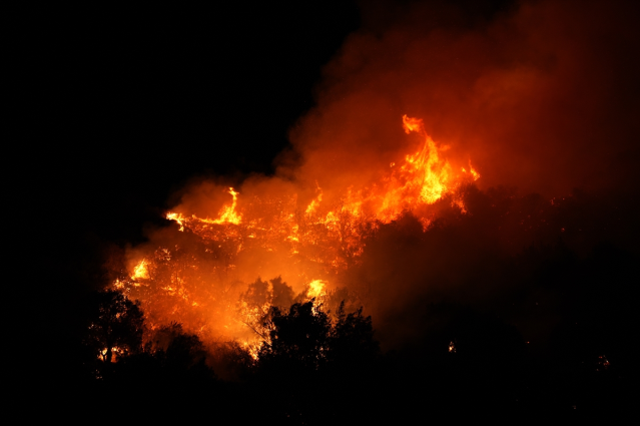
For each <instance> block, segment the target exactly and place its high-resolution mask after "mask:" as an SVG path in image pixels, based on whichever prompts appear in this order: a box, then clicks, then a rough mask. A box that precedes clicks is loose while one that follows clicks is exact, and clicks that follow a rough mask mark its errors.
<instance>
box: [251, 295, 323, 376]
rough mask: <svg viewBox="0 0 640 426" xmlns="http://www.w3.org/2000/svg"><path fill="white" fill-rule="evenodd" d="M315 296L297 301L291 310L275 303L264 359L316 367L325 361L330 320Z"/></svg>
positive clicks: (306, 367)
mask: <svg viewBox="0 0 640 426" xmlns="http://www.w3.org/2000/svg"><path fill="white" fill-rule="evenodd" d="M314 302H315V300H311V301H309V302H306V303H295V304H293V305H292V306H291V308H290V309H289V312H288V313H286V312H283V311H282V310H281V309H280V308H278V307H272V308H271V311H270V315H269V318H268V320H267V322H268V323H269V324H268V325H267V328H269V329H270V330H271V331H270V332H269V338H270V342H265V344H264V345H263V346H262V348H261V350H260V359H261V360H262V361H263V362H266V363H271V362H274V361H276V362H278V363H287V364H289V365H290V366H291V367H298V368H301V369H304V370H317V369H318V368H319V367H320V366H321V365H322V364H324V362H325V361H326V356H327V351H328V349H329V346H328V345H329V340H330V332H331V322H330V320H329V317H328V316H327V314H326V313H324V312H323V311H322V310H321V309H320V308H319V307H318V308H316V307H314Z"/></svg>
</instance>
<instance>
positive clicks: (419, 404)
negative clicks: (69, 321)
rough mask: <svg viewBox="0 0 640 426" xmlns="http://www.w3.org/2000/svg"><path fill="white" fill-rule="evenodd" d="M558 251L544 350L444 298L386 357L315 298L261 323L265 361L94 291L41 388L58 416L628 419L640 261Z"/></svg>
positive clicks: (355, 317) (604, 250)
mask: <svg viewBox="0 0 640 426" xmlns="http://www.w3.org/2000/svg"><path fill="white" fill-rule="evenodd" d="M558 250H559V248H557V247H556V248H554V249H549V251H547V252H543V251H538V252H537V253H530V254H529V257H530V260H531V259H533V258H535V261H536V263H537V264H538V266H539V268H538V272H539V274H538V275H537V276H535V277H534V278H533V279H532V280H533V282H532V283H530V284H529V285H530V286H533V287H538V290H539V291H542V290H543V289H544V287H545V285H549V286H555V290H557V291H556V292H555V294H556V295H558V297H559V298H560V299H559V300H557V301H556V302H557V303H558V304H559V305H561V306H562V310H561V311H559V312H562V317H561V318H557V319H556V321H555V322H554V324H553V325H552V327H551V331H550V332H549V333H548V334H549V337H548V342H547V343H546V345H545V347H543V348H540V347H538V348H537V349H532V345H529V342H527V341H525V340H524V338H523V335H522V333H521V331H520V330H519V329H518V328H517V327H516V326H515V325H514V324H513V323H510V322H509V321H507V320H505V319H503V318H500V317H499V316H498V315H495V314H493V313H491V312H490V310H484V311H482V310H480V309H476V308H473V307H470V306H463V305H460V304H455V303H446V302H440V303H431V304H428V305H425V306H424V307H423V318H422V322H423V323H424V324H429V327H428V332H425V333H423V336H422V338H421V339H418V340H417V341H414V342H412V343H411V344H408V345H405V346H404V347H402V348H399V349H395V350H391V351H385V352H383V351H381V349H380V346H379V344H378V342H377V341H376V338H375V333H374V330H373V327H372V319H371V318H370V317H366V316H364V315H363V314H362V311H361V310H357V311H355V312H344V309H342V307H341V309H340V310H338V312H336V313H334V314H333V315H328V314H327V313H326V312H324V310H323V307H322V306H319V307H317V308H314V301H309V302H306V303H296V304H293V305H292V306H291V307H290V309H288V310H285V309H280V308H275V307H274V308H272V309H271V311H270V312H269V314H268V315H267V316H266V317H265V319H264V321H265V322H264V324H263V325H264V330H267V332H268V334H269V335H268V336H265V339H266V340H267V341H270V343H265V344H264V345H263V346H262V348H261V350H260V352H259V357H258V359H257V360H254V359H253V358H252V357H251V356H250V355H249V353H248V352H247V351H246V350H244V349H243V348H242V347H241V346H240V345H239V344H236V343H224V344H223V343H221V344H219V345H218V346H217V347H216V348H214V349H212V348H211V347H205V345H204V344H203V343H202V342H201V341H200V340H199V338H198V337H197V336H195V335H191V334H188V333H186V332H185V331H184V330H183V329H182V327H181V326H180V324H175V323H174V324H169V325H167V326H165V327H163V328H161V329H159V330H156V331H155V332H153V333H152V334H151V336H152V337H151V338H149V339H146V341H145V340H143V331H144V327H145V324H144V318H143V314H142V312H141V310H140V307H139V305H138V304H137V303H134V302H132V301H129V300H128V299H126V297H125V296H123V295H122V294H121V293H119V292H115V291H106V292H105V291H100V292H98V291H96V292H93V293H90V294H87V295H86V297H85V299H84V300H83V301H82V302H83V304H82V306H83V318H84V324H83V326H82V327H81V328H78V330H79V332H78V333H77V334H75V336H76V338H75V340H73V341H71V340H70V341H69V342H70V344H72V345H73V346H69V347H68V348H67V351H66V353H65V355H64V357H65V360H64V362H59V363H58V365H57V366H50V367H49V368H52V369H54V370H56V369H58V368H59V367H64V369H62V370H60V369H58V376H57V379H56V380H58V382H55V381H54V382H48V383H46V384H45V385H44V386H42V385H39V386H38V389H37V391H38V393H39V394H40V396H42V397H43V398H42V400H43V401H45V402H48V403H51V405H50V406H49V404H46V406H47V407H49V408H47V410H51V411H50V412H49V411H48V413H56V414H63V415H64V416H65V417H66V416H71V417H75V416H78V417H80V418H88V417H86V416H89V417H94V418H100V419H112V420H114V421H120V420H124V419H132V418H133V417H131V416H132V415H133V416H135V417H136V418H138V419H140V420H142V421H165V422H167V421H180V422H183V421H191V420H194V419H196V418H197V419H209V420H210V422H211V423H215V422H218V423H222V424H230V423H231V422H233V423H234V424H252V423H256V422H258V423H260V424H365V423H378V422H380V421H384V422H389V423H394V424H396V422H400V423H399V424H409V423H414V422H415V421H416V420H415V419H419V421H420V422H424V423H426V422H427V421H428V419H429V418H432V419H435V418H436V417H435V416H440V415H442V416H445V417H446V418H449V419H451V420H452V421H457V420H462V419H474V418H478V416H481V417H484V416H489V417H491V418H494V419H504V420H508V421H515V422H519V421H520V420H519V419H527V418H532V417H539V416H543V417H548V416H561V417H564V416H568V417H575V416H578V417H581V416H592V415H605V416H611V415H616V414H622V413H624V412H626V411H628V410H630V408H631V407H632V406H633V404H634V401H633V397H632V393H630V388H632V386H631V384H632V382H633V380H634V378H636V377H637V374H636V373H637V360H636V359H634V357H633V354H632V349H631V348H632V347H633V346H634V345H635V344H636V343H637V332H636V330H635V327H634V325H633V324H634V322H633V321H634V320H633V318H635V317H636V316H637V315H635V314H634V313H633V312H634V310H633V306H632V301H631V299H630V298H626V299H625V294H626V293H625V292H626V291H627V289H628V287H629V283H628V281H627V280H628V279H630V278H631V277H633V275H634V272H633V271H632V268H633V267H634V262H633V258H632V257H629V256H628V255H627V254H625V253H621V252H619V251H616V250H614V249H613V248H611V247H605V246H602V247H599V248H597V249H596V250H595V251H594V253H593V254H592V256H591V257H590V258H589V259H586V260H583V261H578V260H576V259H575V258H572V257H571V256H570V254H569V253H566V252H564V253H563V252H558ZM534 251H535V250H534ZM625 256H626V257H625ZM543 260H544V261H543ZM553 277H556V278H557V279H556V278H553ZM541 283H542V284H541ZM577 283H579V285H577ZM627 296H628V295H627ZM634 342H635V343H634ZM116 348H117V349H116ZM105 349H106V350H105ZM111 349H112V350H111ZM52 359H56V358H55V357H54V358H52ZM110 361H111V362H110ZM45 364H46V363H45ZM96 416H97V417H96Z"/></svg>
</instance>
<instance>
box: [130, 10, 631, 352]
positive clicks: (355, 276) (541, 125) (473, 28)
mask: <svg viewBox="0 0 640 426" xmlns="http://www.w3.org/2000/svg"><path fill="white" fill-rule="evenodd" d="M438 5H439V6H438V7H436V6H434V4H433V3H421V2H415V3H409V4H407V5H404V6H403V7H395V8H394V10H393V13H386V12H387V9H385V8H384V7H378V8H374V9H372V10H365V11H364V12H365V13H364V23H363V27H362V29H361V30H359V31H358V32H356V33H353V34H351V35H350V36H349V37H348V39H347V40H346V41H345V43H344V45H343V47H342V49H341V50H340V52H339V53H338V54H337V55H336V57H335V58H334V59H333V60H332V61H331V62H330V63H328V64H327V65H326V67H325V69H324V72H323V80H322V81H321V82H320V84H319V86H318V87H317V105H316V106H315V107H314V108H313V109H312V110H310V111H309V112H308V114H306V115H305V116H304V117H302V118H300V120H299V121H298V122H297V124H296V125H295V126H294V128H292V129H291V132H290V141H291V149H290V150H289V151H287V152H284V153H282V154H281V156H280V157H279V158H278V159H277V160H276V161H277V173H276V175H275V176H271V177H266V176H253V177H250V178H248V179H246V180H245V181H243V182H242V183H241V184H240V185H237V184H236V185H235V188H236V190H237V191H238V192H239V193H240V195H241V197H242V199H244V200H249V201H250V202H249V203H247V204H245V205H244V207H243V208H244V209H245V210H244V214H245V217H247V218H250V217H261V218H262V219H261V220H263V221H265V222H266V221H268V220H269V218H274V220H276V219H275V218H279V215H281V214H282V212H283V211H295V210H296V209H297V210H298V211H304V208H305V207H306V206H308V205H309V203H310V202H311V201H312V200H314V199H315V198H316V197H317V196H318V194H319V192H320V191H321V192H322V195H323V198H322V203H324V205H327V206H331V205H335V204H337V203H339V202H340V199H341V197H344V195H345V194H346V193H348V191H349V190H350V189H351V188H366V187H370V186H371V185H374V184H375V182H377V181H378V180H379V179H380V178H381V176H382V175H383V174H384V173H386V172H387V171H388V170H389V169H390V166H392V165H393V164H395V163H399V162H401V161H402V160H403V158H404V157H405V155H407V153H412V152H415V151H416V150H417V149H418V148H419V145H420V143H421V141H420V140H419V139H418V138H417V137H414V135H410V136H407V135H405V134H404V132H403V131H402V128H401V124H402V122H401V117H402V116H403V114H407V115H409V116H411V117H418V118H422V119H423V120H424V124H425V129H426V131H427V133H428V134H429V135H431V136H432V137H433V139H434V140H435V141H436V142H437V143H438V145H439V146H440V147H441V149H442V152H443V155H445V156H446V158H447V160H448V161H450V162H451V164H452V165H453V166H454V167H456V168H459V167H467V166H468V165H469V164H472V165H473V167H474V169H476V170H478V171H479V173H480V174H481V176H482V177H481V179H480V180H478V181H477V182H476V183H475V185H470V186H467V187H465V188H463V189H462V190H461V191H462V195H461V197H463V199H464V205H465V206H466V210H467V213H466V214H465V213H461V212H460V210H459V209H456V208H454V207H452V200H451V199H450V198H446V197H445V199H443V200H441V201H439V202H438V203H437V204H436V205H435V206H433V209H434V211H437V212H438V213H437V219H436V220H435V221H433V222H431V224H430V225H429V227H428V228H427V231H426V232H425V231H424V224H423V223H421V222H420V221H418V220H417V219H416V218H414V217H412V216H411V215H406V216H404V217H402V218H400V220H398V221H396V222H393V223H390V224H387V225H383V226H381V227H380V228H379V229H378V231H377V232H376V233H375V234H373V236H371V237H370V238H369V239H367V240H366V242H365V243H363V247H364V248H363V252H362V253H361V255H359V256H360V257H359V259H358V261H357V262H356V261H354V263H353V264H349V265H347V267H345V268H342V269H340V271H341V272H339V273H333V275H331V274H327V273H326V271H325V272H322V268H320V267H319V266H318V265H317V264H311V263H304V262H303V261H300V262H298V263H293V264H292V262H291V261H290V260H289V259H288V258H283V257H278V256H277V255H276V254H277V253H278V252H281V251H285V250H286V248H284V246H283V247H269V248H268V249H265V247H257V246H256V247H252V248H249V249H244V248H243V250H244V251H243V252H242V253H240V254H239V255H238V257H237V258H236V259H235V260H234V266H233V268H234V270H235V271H236V272H234V273H235V274H236V275H235V277H236V280H239V281H241V282H243V283H244V285H245V286H246V285H247V284H248V283H250V282H252V281H255V280H256V279H257V278H258V277H261V278H262V279H265V280H268V279H272V278H275V277H277V276H282V279H283V280H284V281H285V282H287V283H288V284H289V285H291V286H292V287H293V290H294V291H295V293H296V294H298V293H300V292H301V291H304V286H305V285H306V284H307V283H308V282H309V281H310V280H312V279H316V278H319V277H320V278H322V279H326V280H328V282H329V290H333V291H337V290H338V289H340V288H341V289H342V290H341V291H342V293H340V294H342V295H345V294H348V295H349V297H350V298H351V302H352V303H354V304H355V305H357V304H363V305H364V306H365V312H366V313H367V314H371V315H372V316H373V319H374V326H375V327H376V328H377V329H378V332H379V337H380V338H381V339H382V340H383V344H385V345H386V346H385V347H397V346H402V345H404V344H406V342H407V341H412V340H415V339H417V338H418V337H419V336H420V335H421V333H424V328H425V327H428V326H429V323H428V321H426V320H425V319H424V315H425V309H426V308H425V306H428V304H430V303H441V302H447V303H449V302H450V303H462V304H471V305H477V306H485V307H491V309H493V310H494V311H495V312H499V313H500V315H503V316H504V317H505V318H509V319H510V321H512V322H514V323H517V324H519V325H520V331H521V332H523V333H533V334H535V333H534V332H533V331H531V330H533V329H534V328H536V329H540V328H541V327H542V328H544V327H545V326H540V324H547V325H548V326H549V327H551V325H549V324H554V323H555V322H557V315H558V311H557V310H556V307H557V306H559V305H558V303H560V302H559V298H560V296H559V295H558V293H557V292H555V291H554V290H551V289H549V288H545V289H540V288H538V287H536V288H535V289H534V290H530V288H529V287H527V285H528V284H527V283H529V282H531V279H530V278H527V277H531V276H533V275H532V274H535V271H536V268H537V266H531V264H530V263H527V262H529V261H528V260H527V259H528V257H527V255H526V254H523V253H527V252H526V249H527V247H538V248H537V249H535V250H538V251H537V252H536V253H537V254H535V253H534V254H530V257H531V258H533V259H536V260H532V261H531V262H533V263H534V264H537V263H536V262H543V260H540V259H547V258H551V259H556V260H557V259H563V256H564V254H563V253H564V252H563V251H562V250H560V249H555V248H554V249H552V248H549V247H552V246H554V245H555V244H557V243H558V241H561V244H562V247H566V250H568V251H571V252H572V253H577V255H578V256H582V257H583V258H584V257H585V256H588V255H589V253H590V250H592V249H593V248H594V247H595V246H596V245H597V243H598V242H600V241H603V240H607V241H612V242H614V243H618V242H622V241H624V238H625V232H628V231H629V230H628V228H627V229H625V228H624V226H623V225H622V224H625V225H626V224H628V223H631V222H632V220H629V217H628V214H627V213H620V211H621V210H623V209H624V208H625V206H627V207H628V203H627V204H625V202H624V201H621V202H619V203H617V204H616V203H612V202H611V200H610V199H605V198H597V199H595V198H593V197H592V196H590V195H584V194H585V193H584V192H581V191H587V192H588V193H589V194H607V193H612V192H615V193H616V194H620V193H621V191H622V192H624V191H625V190H629V191H631V190H635V189H634V186H635V185H636V184H635V183H634V182H635V180H634V179H632V178H630V177H632V176H633V173H634V169H635V168H636V167H637V165H638V149H637V135H638V134H639V133H638V131H639V130H640V128H639V127H640V108H639V103H638V98H639V97H638V95H639V94H640V90H639V89H640V82H639V80H638V78H637V76H638V75H640V61H639V60H638V53H637V52H640V37H639V36H640V34H639V32H638V27H637V25H636V23H635V17H636V16H637V13H636V10H635V7H634V6H633V4H632V2H622V1H620V2H601V1H524V2H520V3H517V4H515V5H514V6H513V7H511V8H509V9H508V10H503V11H501V12H499V13H497V14H495V15H493V16H492V17H491V18H490V19H479V20H478V19H476V20H471V21H470V20H469V19H466V18H465V15H464V13H462V12H461V11H460V10H456V9H452V8H448V7H444V6H442V5H441V4H438ZM229 186H231V183H229V182H224V181H223V180H222V179H221V180H218V181H215V182H214V181H212V180H200V181H198V182H197V183H194V184H192V185H190V186H188V187H187V188H185V189H184V190H182V191H181V192H180V193H179V194H178V195H177V196H176V198H177V199H178V200H179V202H177V203H176V206H175V208H173V209H172V211H175V212H178V213H182V214H184V215H185V216H187V217H188V216H191V215H196V216H198V217H202V218H204V217H215V216H216V215H217V214H218V212H219V211H220V210H221V209H222V208H223V206H225V205H228V204H229V202H230V199H231V197H230V195H229V194H228V189H227V188H228V187H229ZM576 188H577V189H579V190H576ZM599 197H601V195H599ZM258 201H259V202H258ZM252 202H253V204H251V203H252ZM287 203H289V204H291V206H288V204H287ZM256 206H258V207H256ZM251 209H259V210H260V211H259V212H257V211H256V212H252V211H251ZM616 209H617V210H616ZM585 210H589V211H590V213H589V215H585V214H584V211H585ZM625 215H627V216H625ZM611 217H617V218H618V221H617V222H616V223H617V224H613V223H612V222H611V221H610V220H609V219H608V218H611ZM278 220H280V221H282V220H284V219H283V218H281V217H280V218H279V219H278ZM292 220H293V219H292ZM261 223H262V222H261ZM259 225H260V224H257V225H256V226H259ZM605 229H606V231H605ZM633 232H636V231H633ZM179 234H180V233H179V232H178V230H177V225H176V226H174V227H173V228H171V229H164V230H161V231H154V232H151V233H150V234H149V240H150V242H149V244H148V245H146V246H145V247H139V248H137V249H136V250H133V251H131V252H130V255H131V259H132V260H131V262H132V264H133V263H135V262H137V261H138V260H139V258H140V257H141V254H140V253H149V252H151V251H152V250H153V249H155V247H159V246H162V247H172V246H173V245H175V244H182V245H187V244H189V243H187V242H186V240H188V237H186V236H184V235H183V236H180V237H177V235H179ZM174 236H176V237H174ZM174 238H176V239H175V240H173V239H174ZM225 241H226V240H225ZM247 241H248V240H247ZM194 244H195V243H194ZM220 247H222V246H220ZM544 247H547V248H546V249H545V248H544ZM238 250H239V249H238ZM317 250H319V251H322V250H325V251H326V250H328V249H327V248H326V247H322V246H321V245H319V246H318V248H317ZM535 250H534V251H535ZM557 250H560V251H559V252H558V251H557ZM205 251H206V250H204V249H203V250H202V253H203V254H202V256H209V255H208V254H205ZM206 253H209V252H206ZM216 256H217V255H216ZM318 256H321V254H320V252H319V254H318ZM203 262H204V261H203ZM207 262H209V261H207ZM211 262H213V261H211ZM224 263H225V259H224V257H223V256H222V255H220V256H218V257H216V260H215V262H213V263H212V265H214V264H215V265H218V266H215V265H214V266H211V268H210V269H211V270H214V269H215V268H218V269H217V271H221V270H223V269H224V266H223V264H224ZM202 265H205V263H202ZM208 273H209V274H210V275H211V278H210V279H212V280H215V279H216V278H215V277H214V275H216V274H217V273H219V272H215V273H210V272H208ZM322 274H324V275H322ZM199 279H201V278H199ZM207 279H208V278H207ZM205 281H206V279H205ZM534 281H535V280H534ZM514 282H519V283H525V284H521V285H520V287H518V288H517V289H514V288H513V283H514ZM229 288H230V287H229V286H226V284H225V286H222V285H221V286H220V290H216V289H215V286H212V287H211V289H210V290H211V291H214V292H215V291H220V292H222V291H224V292H226V293H225V294H234V295H235V296H237V295H238V294H240V293H241V292H242V291H244V287H243V288H238V289H235V290H229ZM531 288H533V287H531ZM518 292H519V293H518ZM515 293H518V294H519V296H518V298H517V300H518V303H510V304H509V303H503V301H504V299H505V298H507V297H510V296H512V295H513V294H515ZM221 294H222V293H221ZM184 297H185V298H186V297H187V296H184ZM220 297H222V296H220ZM510 300H511V299H510ZM533 303H542V304H545V306H546V308H545V309H546V310H545V311H544V313H542V314H540V313H538V314H536V315H537V316H530V317H527V318H528V319H527V318H525V317H526V312H529V311H528V310H527V309H528V308H526V307H528V306H530V305H532V304H533ZM220 309H223V308H220ZM225 309H226V308H225ZM178 320H179V319H178ZM533 322H535V323H536V324H537V325H536V326H533V325H531V324H532V323H533ZM416 324H422V325H421V326H416ZM527 330H529V331H527Z"/></svg>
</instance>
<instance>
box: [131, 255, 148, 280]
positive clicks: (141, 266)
mask: <svg viewBox="0 0 640 426" xmlns="http://www.w3.org/2000/svg"><path fill="white" fill-rule="evenodd" d="M140 278H143V279H149V271H148V270H147V261H146V259H142V260H141V261H140V263H138V264H137V265H136V267H135V268H133V274H131V279H133V280H139V279H140Z"/></svg>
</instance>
